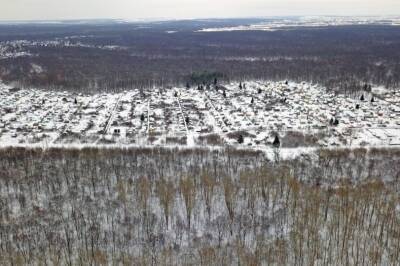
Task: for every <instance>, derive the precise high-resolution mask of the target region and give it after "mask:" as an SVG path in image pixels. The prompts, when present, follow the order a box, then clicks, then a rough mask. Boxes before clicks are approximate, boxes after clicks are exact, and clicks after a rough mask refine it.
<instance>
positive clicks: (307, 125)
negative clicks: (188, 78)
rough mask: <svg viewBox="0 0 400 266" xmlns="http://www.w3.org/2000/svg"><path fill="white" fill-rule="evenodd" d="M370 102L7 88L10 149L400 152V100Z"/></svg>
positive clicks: (281, 87)
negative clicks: (387, 149) (86, 147)
mask: <svg viewBox="0 0 400 266" xmlns="http://www.w3.org/2000/svg"><path fill="white" fill-rule="evenodd" d="M378 92H379V93H378ZM360 97H361V96H360ZM363 98H364V100H363V101H362V100H360V99H359V97H356V98H350V97H345V96H343V95H335V94H333V93H332V92H329V91H327V90H326V89H325V88H323V87H321V86H318V85H313V84H309V83H293V82H267V81H249V82H243V84H239V83H231V84H225V85H223V86H222V85H218V86H210V88H208V89H207V88H202V89H201V88H200V89H199V88H198V87H192V88H190V89H186V88H173V89H163V88H154V89H151V90H146V91H141V90H139V89H136V90H131V91H125V92H122V93H114V94H111V93H103V94H96V95H84V94H76V93H75V94H74V93H70V92H50V91H43V90H37V89H19V88H13V87H10V86H7V85H4V84H1V85H0V145H2V146H8V145H31V144H45V145H51V144H54V145H56V144H68V145H69V144H88V145H104V144H121V145H165V146H168V145H183V146H205V145H209V146H211V145H214V146H215V145H216V146H222V145H237V146H246V147H257V148H260V147H261V148H262V147H268V146H270V145H271V144H272V142H273V141H274V139H275V137H276V136H278V137H279V139H280V141H281V145H282V147H290V148H293V147H319V146H328V147H332V146H394V145H400V91H390V92H388V91H385V90H384V89H380V88H374V89H373V90H372V94H371V93H367V92H365V93H364V94H363ZM372 99H373V100H372ZM335 120H337V122H338V124H337V125H335V124H334V123H332V122H335Z"/></svg>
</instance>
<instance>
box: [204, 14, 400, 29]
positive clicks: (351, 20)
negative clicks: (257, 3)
mask: <svg viewBox="0 0 400 266" xmlns="http://www.w3.org/2000/svg"><path fill="white" fill-rule="evenodd" d="M348 25H390V26H400V17H339V16H335V17H326V16H324V17H320V16H305V17H298V18H296V17H295V18H289V19H285V18H270V19H267V20H266V21H265V22H262V23H259V24H251V25H240V26H235V27H222V28H205V29H201V30H199V32H222V31H277V30H287V29H290V28H297V27H329V26H348Z"/></svg>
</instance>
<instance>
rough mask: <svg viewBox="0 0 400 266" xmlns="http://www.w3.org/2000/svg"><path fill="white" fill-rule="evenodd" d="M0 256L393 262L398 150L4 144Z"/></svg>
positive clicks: (49, 260) (398, 220) (399, 235)
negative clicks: (290, 151) (286, 152)
mask: <svg viewBox="0 0 400 266" xmlns="http://www.w3.org/2000/svg"><path fill="white" fill-rule="evenodd" d="M0 153H1V156H0V264H2V265H24V264H25V265H26V264H29V265H60V264H62V265H116V264H120V265H178V264H179V265H338V264H340V265H396V264H397V263H398V262H399V261H400V207H399V206H400V202H399V196H398V193H399V189H400V187H399V178H400V151H399V150H398V149H368V150H367V149H354V150H347V149H333V150H319V151H317V152H315V153H310V154H303V155H299V156H298V157H296V158H295V159H290V160H289V159H285V158H283V157H282V156H279V151H278V150H276V151H275V153H276V156H275V157H274V159H269V157H268V156H266V155H265V154H264V153H263V152H261V151H246V150H240V149H233V148H222V149H213V150H209V149H164V148H129V149H119V148H118V149H117V148H109V149H101V148H84V149H73V148H71V149H63V148H49V149H42V148H31V149H29V148H4V149H2V150H1V151H0Z"/></svg>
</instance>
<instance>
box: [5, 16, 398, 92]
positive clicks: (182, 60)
mask: <svg viewBox="0 0 400 266" xmlns="http://www.w3.org/2000/svg"><path fill="white" fill-rule="evenodd" d="M202 23H203V24H204V23H205V24H206V25H201V24H202ZM202 23H194V22H193V23H191V22H186V24H185V23H183V22H182V23H174V22H170V23H167V22H166V23H161V24H149V25H141V26H143V27H139V26H138V25H131V26H130V27H129V26H127V25H125V24H121V25H113V26H108V27H104V30H100V29H99V28H96V27H94V26H93V25H86V26H85V25H82V26H80V27H73V28H68V30H64V31H61V30H60V31H57V29H53V30H49V29H47V33H46V34H43V32H42V31H44V30H45V29H46V27H48V26H46V25H43V26H37V27H36V30H32V29H31V28H30V26H21V27H19V28H18V30H16V29H14V28H7V26H3V31H4V32H3V33H2V34H0V40H1V39H3V40H13V39H18V37H19V38H20V39H32V40H44V41H45V40H53V39H54V38H55V37H58V38H64V37H68V36H71V35H75V36H79V35H80V34H82V35H84V36H82V37H75V38H74V39H73V41H74V42H81V43H83V44H88V45H93V46H95V47H101V46H104V45H116V46H120V47H124V49H116V50H106V49H101V48H87V47H63V46H55V47H54V46H52V47H47V46H44V45H41V46H34V47H28V48H27V50H28V51H29V52H30V53H31V54H34V55H37V56H34V57H22V58H11V59H6V60H1V61H0V78H2V79H3V80H5V81H9V82H11V81H16V82H18V83H20V85H21V86H41V87H47V88H52V89H75V90H79V91H81V90H82V89H83V88H84V89H85V90H89V91H98V90H124V89H129V88H132V87H143V88H151V87H153V86H165V87H168V86H173V85H182V86H184V85H186V84H187V83H189V84H190V85H195V84H201V83H208V82H212V80H213V79H214V78H218V79H221V81H233V80H236V81H237V80H239V81H240V80H244V79H271V80H287V79H291V80H295V81H310V82H317V83H321V84H323V85H326V86H328V87H329V88H332V89H337V90H340V91H342V92H346V93H352V92H354V91H359V90H362V89H363V88H364V85H365V84H366V83H367V84H369V85H370V84H379V85H384V86H387V87H388V88H393V87H398V86H399V81H400V76H399V75H400V74H399V73H400V64H399V62H400V52H399V51H400V41H399V40H400V31H399V30H398V27H391V26H376V25H375V26H341V27H329V28H318V29H307V28H299V29H291V30H288V31H276V32H263V31H240V32H195V31H196V30H198V29H199V28H202V27H213V26H216V24H218V23H217V22H212V21H210V22H202ZM213 23H214V24H215V25H214V24H213ZM231 23H234V22H231ZM199 24H200V25H199ZM9 27H12V26H9ZM28 29H29V30H30V31H29V36H27V34H26V32H25V31H28ZM132 29H135V30H132ZM166 30H174V31H178V32H176V33H173V34H168V33H166V32H165V31H166ZM15 31H17V33H16V32H15ZM18 34H19V35H18ZM71 41H72V40H71ZM31 63H35V64H37V65H40V66H42V68H43V69H44V70H45V72H43V73H35V72H32V71H31ZM368 88H369V87H368V86H367V89H368Z"/></svg>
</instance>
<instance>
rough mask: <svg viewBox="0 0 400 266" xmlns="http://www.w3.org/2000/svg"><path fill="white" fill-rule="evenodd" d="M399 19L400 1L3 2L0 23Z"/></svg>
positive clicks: (19, 0) (5, 0)
mask: <svg viewBox="0 0 400 266" xmlns="http://www.w3.org/2000/svg"><path fill="white" fill-rule="evenodd" d="M286 15H400V0H0V20H55V19H92V18H121V19H146V18H147V19H151V18H178V19H179V18H217V17H262V16H286Z"/></svg>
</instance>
